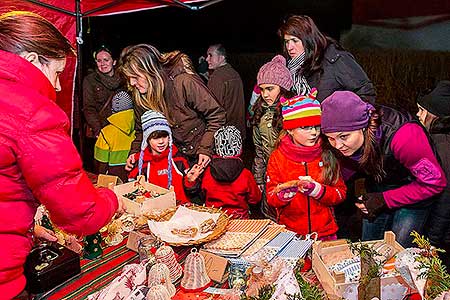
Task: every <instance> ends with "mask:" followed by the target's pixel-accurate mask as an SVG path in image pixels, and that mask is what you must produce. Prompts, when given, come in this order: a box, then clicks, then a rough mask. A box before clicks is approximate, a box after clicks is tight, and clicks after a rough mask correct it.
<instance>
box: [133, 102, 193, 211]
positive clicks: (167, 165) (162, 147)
mask: <svg viewBox="0 0 450 300" xmlns="http://www.w3.org/2000/svg"><path fill="white" fill-rule="evenodd" d="M141 121H142V130H143V139H142V144H141V153H140V155H139V160H138V166H137V167H135V168H134V169H132V170H131V172H130V174H129V176H128V178H129V179H136V177H137V176H138V175H144V176H145V178H146V180H147V181H148V182H150V183H152V184H155V185H158V186H161V187H167V188H168V189H169V188H170V187H171V186H173V187H174V190H175V195H176V198H177V200H179V201H180V202H181V203H182V204H184V203H187V202H189V200H188V198H187V197H186V194H185V193H184V189H183V176H184V174H185V170H187V169H188V162H187V160H186V159H185V158H184V157H182V156H181V154H179V153H178V149H177V147H176V146H175V145H173V144H172V131H171V130H170V127H169V123H168V122H167V120H166V118H165V117H164V116H163V115H162V114H160V113H159V112H156V111H152V110H149V111H146V112H145V113H144V114H143V115H142V118H141Z"/></svg>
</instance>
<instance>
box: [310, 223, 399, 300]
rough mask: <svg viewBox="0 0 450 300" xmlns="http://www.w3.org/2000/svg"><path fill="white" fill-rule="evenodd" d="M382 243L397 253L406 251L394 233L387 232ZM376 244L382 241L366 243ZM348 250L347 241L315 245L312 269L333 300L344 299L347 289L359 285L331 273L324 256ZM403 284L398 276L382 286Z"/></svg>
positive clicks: (343, 276)
mask: <svg viewBox="0 0 450 300" xmlns="http://www.w3.org/2000/svg"><path fill="white" fill-rule="evenodd" d="M382 241H384V242H385V243H387V244H388V245H391V246H393V247H394V249H395V251H396V253H398V252H400V251H402V250H404V248H403V247H402V246H401V245H400V244H399V243H398V242H397V241H396V240H395V234H394V233H393V232H392V231H387V232H385V233H384V240H382ZM376 242H380V241H379V240H377V241H368V242H364V243H368V244H375V243H376ZM346 248H348V244H347V241H346V240H337V241H329V242H321V241H318V242H315V243H314V244H313V256H312V268H313V270H314V273H315V274H316V276H317V278H318V279H319V281H320V283H321V285H322V287H323V289H324V290H325V292H326V294H327V296H328V298H329V299H332V300H334V299H342V296H343V294H344V292H345V291H346V290H347V288H349V287H352V286H353V287H354V288H357V286H358V283H352V282H350V283H345V274H344V273H342V272H331V271H330V270H329V269H328V267H327V265H326V264H325V262H324V261H323V260H322V255H324V254H327V253H332V252H338V251H342V250H344V249H346ZM401 282H403V280H402V279H400V278H399V277H396V276H391V277H384V278H381V286H385V285H388V284H393V283H401Z"/></svg>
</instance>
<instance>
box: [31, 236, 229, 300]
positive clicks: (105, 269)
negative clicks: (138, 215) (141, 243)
mask: <svg viewBox="0 0 450 300" xmlns="http://www.w3.org/2000/svg"><path fill="white" fill-rule="evenodd" d="M126 243H127V238H125V239H124V240H123V241H122V243H120V244H119V245H117V246H111V247H106V248H104V249H103V255H102V257H101V258H98V259H95V260H88V259H83V258H82V259H81V274H80V275H78V276H76V277H74V278H72V279H70V280H68V281H66V282H64V283H63V284H61V285H59V286H58V287H56V288H54V289H53V290H51V291H49V292H47V293H44V294H40V295H37V296H36V298H35V299H48V300H60V299H70V300H79V299H80V300H81V299H86V297H87V296H88V295H90V294H92V293H94V292H95V291H98V290H101V289H102V288H104V287H105V286H107V285H108V284H109V283H110V282H111V281H113V280H114V279H115V278H116V277H117V276H118V275H119V274H120V272H121V271H122V268H123V266H125V265H126V264H131V263H139V257H138V254H137V253H136V252H134V251H131V250H130V249H128V248H127V247H126ZM173 249H174V251H175V253H176V255H177V260H178V261H179V262H180V263H181V264H183V262H184V260H185V258H186V256H187V255H188V254H189V253H190V249H191V247H174V248H173ZM227 285H228V284H227V282H225V283H224V284H217V285H216V286H217V287H224V288H226V287H227ZM176 286H178V284H176Z"/></svg>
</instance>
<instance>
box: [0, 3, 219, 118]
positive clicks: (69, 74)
mask: <svg viewBox="0 0 450 300" xmlns="http://www.w3.org/2000/svg"><path fill="white" fill-rule="evenodd" d="M220 1H223V0H209V1H208V0H126V1H125V0H2V1H1V4H0V13H4V12H8V11H13V10H25V11H31V12H35V13H37V14H39V15H41V16H43V17H45V18H46V19H48V20H49V21H51V22H52V23H53V24H54V25H55V26H56V27H57V28H58V29H59V30H60V31H61V32H62V33H63V34H64V35H65V36H66V37H67V38H68V39H69V40H70V42H71V43H72V44H73V46H74V47H75V48H76V49H77V52H78V56H77V57H78V60H77V58H76V57H69V58H68V59H67V64H66V68H65V70H64V72H63V74H61V87H62V91H61V92H59V93H58V97H57V103H58V105H59V106H60V107H61V108H62V109H63V110H64V111H65V112H66V114H67V115H68V117H69V118H70V119H71V124H73V112H74V106H75V104H76V103H75V102H74V88H75V77H76V76H75V75H76V72H77V69H78V75H79V79H80V77H81V71H80V70H81V53H80V47H81V44H82V43H83V35H82V30H81V28H82V26H81V22H82V18H83V17H92V16H106V15H114V14H122V13H131V12H136V11H142V10H147V9H155V8H160V7H165V6H180V7H184V8H188V9H191V10H199V9H202V8H204V7H207V6H209V5H212V4H215V3H217V2H220ZM197 3H201V4H197ZM77 64H78V68H77ZM76 101H78V100H76Z"/></svg>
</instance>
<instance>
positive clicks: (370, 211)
mask: <svg viewBox="0 0 450 300" xmlns="http://www.w3.org/2000/svg"><path fill="white" fill-rule="evenodd" d="M362 200H363V203H364V206H365V207H366V209H367V215H368V218H369V219H374V218H376V217H377V216H378V215H379V214H380V213H381V212H382V211H383V210H384V209H385V208H386V207H387V206H386V202H385V201H384V197H383V193H369V194H366V195H363V196H362Z"/></svg>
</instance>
